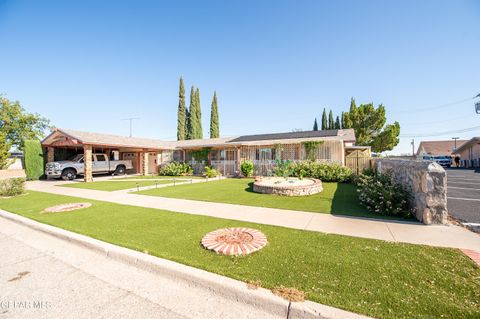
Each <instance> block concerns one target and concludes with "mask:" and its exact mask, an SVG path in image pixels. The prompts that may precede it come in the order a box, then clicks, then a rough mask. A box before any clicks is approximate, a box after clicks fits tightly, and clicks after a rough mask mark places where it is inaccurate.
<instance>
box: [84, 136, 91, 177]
mask: <svg viewBox="0 0 480 319" xmlns="http://www.w3.org/2000/svg"><path fill="white" fill-rule="evenodd" d="M83 165H84V170H85V172H84V174H83V176H84V181H85V183H91V182H93V177H92V145H83Z"/></svg>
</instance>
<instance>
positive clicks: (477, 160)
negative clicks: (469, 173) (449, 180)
mask: <svg viewBox="0 0 480 319" xmlns="http://www.w3.org/2000/svg"><path fill="white" fill-rule="evenodd" d="M456 153H458V154H459V155H460V157H461V161H460V162H461V165H462V166H463V167H480V136H476V137H473V138H472V139H470V140H468V141H466V142H465V143H463V144H462V145H461V146H460V147H457V150H456Z"/></svg>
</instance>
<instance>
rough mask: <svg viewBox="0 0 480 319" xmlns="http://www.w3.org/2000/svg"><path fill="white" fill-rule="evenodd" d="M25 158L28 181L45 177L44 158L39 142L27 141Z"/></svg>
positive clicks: (24, 150)
mask: <svg viewBox="0 0 480 319" xmlns="http://www.w3.org/2000/svg"><path fill="white" fill-rule="evenodd" d="M23 156H24V160H25V174H26V175H27V179H28V180H37V179H40V177H41V176H42V175H43V166H44V156H43V150H42V145H40V141H39V140H25V141H24V149H23Z"/></svg>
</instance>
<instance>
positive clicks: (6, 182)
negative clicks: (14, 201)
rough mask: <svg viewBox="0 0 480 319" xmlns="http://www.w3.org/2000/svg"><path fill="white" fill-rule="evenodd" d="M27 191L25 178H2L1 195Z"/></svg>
mask: <svg viewBox="0 0 480 319" xmlns="http://www.w3.org/2000/svg"><path fill="white" fill-rule="evenodd" d="M24 191H25V179H24V178H9V179H3V180H0V196H18V195H21V194H23V192H24Z"/></svg>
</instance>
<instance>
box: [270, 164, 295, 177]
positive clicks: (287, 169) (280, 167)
mask: <svg viewBox="0 0 480 319" xmlns="http://www.w3.org/2000/svg"><path fill="white" fill-rule="evenodd" d="M291 163H292V161H291V160H286V161H282V160H277V163H276V164H275V167H274V168H273V173H274V174H275V176H279V177H285V178H288V177H290V176H291V175H293V167H292V166H291V165H290V164H291Z"/></svg>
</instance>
